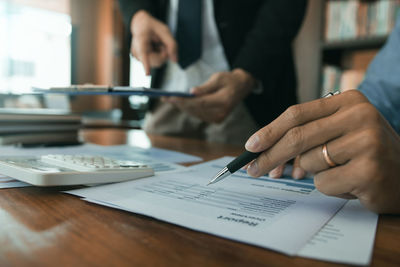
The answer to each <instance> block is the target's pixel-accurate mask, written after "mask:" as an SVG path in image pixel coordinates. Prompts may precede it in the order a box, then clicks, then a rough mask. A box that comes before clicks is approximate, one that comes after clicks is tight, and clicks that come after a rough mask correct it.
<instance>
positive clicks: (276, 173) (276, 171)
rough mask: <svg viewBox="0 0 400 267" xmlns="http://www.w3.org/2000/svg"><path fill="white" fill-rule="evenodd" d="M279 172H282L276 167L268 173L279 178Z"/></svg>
mask: <svg viewBox="0 0 400 267" xmlns="http://www.w3.org/2000/svg"><path fill="white" fill-rule="evenodd" d="M279 174H280V171H279V169H278V168H275V169H273V170H272V171H270V172H269V173H268V175H269V177H271V178H279V176H280V175H279Z"/></svg>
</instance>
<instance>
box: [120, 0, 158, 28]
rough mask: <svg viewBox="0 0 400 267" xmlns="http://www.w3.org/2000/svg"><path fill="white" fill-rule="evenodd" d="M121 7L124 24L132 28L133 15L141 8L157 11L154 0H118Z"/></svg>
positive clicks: (151, 11)
mask: <svg viewBox="0 0 400 267" xmlns="http://www.w3.org/2000/svg"><path fill="white" fill-rule="evenodd" d="M118 2H119V8H120V10H121V13H122V17H123V19H124V24H125V25H126V26H127V28H128V29H129V28H130V25H131V20H132V17H133V15H135V13H136V12H138V11H139V10H142V9H143V10H146V11H147V12H149V13H150V14H154V12H155V4H154V1H152V0H118Z"/></svg>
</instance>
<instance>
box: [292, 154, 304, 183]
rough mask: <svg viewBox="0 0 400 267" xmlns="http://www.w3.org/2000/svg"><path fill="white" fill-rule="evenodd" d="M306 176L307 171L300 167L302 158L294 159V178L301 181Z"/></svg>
mask: <svg viewBox="0 0 400 267" xmlns="http://www.w3.org/2000/svg"><path fill="white" fill-rule="evenodd" d="M305 176H306V171H305V170H304V169H303V168H302V167H301V166H300V156H297V157H296V158H295V159H294V163H293V171H292V177H293V178H294V179H301V178H304V177H305Z"/></svg>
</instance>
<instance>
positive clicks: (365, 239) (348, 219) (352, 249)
mask: <svg viewBox="0 0 400 267" xmlns="http://www.w3.org/2000/svg"><path fill="white" fill-rule="evenodd" d="M377 223H378V215H377V214H375V213H373V212H371V211H369V210H367V209H366V208H364V207H363V206H362V205H361V204H360V202H359V201H358V200H350V201H348V202H347V203H346V205H345V206H344V207H343V208H342V209H341V210H340V211H339V212H338V213H337V214H336V215H335V216H334V217H333V218H332V219H331V220H330V221H329V222H328V223H327V224H326V225H325V226H324V227H323V228H322V229H321V231H319V232H318V234H316V235H315V236H314V237H313V238H312V239H311V240H310V241H309V242H308V243H307V244H306V245H305V246H304V247H303V248H302V249H301V250H300V251H299V253H298V254H297V255H298V256H302V257H307V258H314V259H319V260H325V261H334V262H340V263H346V264H355V265H368V264H369V263H370V260H371V256H372V250H373V246H374V238H375V231H376V226H377Z"/></svg>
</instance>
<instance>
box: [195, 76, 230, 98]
mask: <svg viewBox="0 0 400 267" xmlns="http://www.w3.org/2000/svg"><path fill="white" fill-rule="evenodd" d="M222 76H223V74H222V73H216V74H214V75H211V77H210V78H209V79H208V80H207V81H206V82H205V83H203V84H201V85H199V86H196V87H193V88H192V90H191V91H190V92H191V93H192V94H195V95H198V96H200V95H205V94H210V93H212V92H215V91H217V90H218V89H220V87H221V85H220V81H221V79H222Z"/></svg>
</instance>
